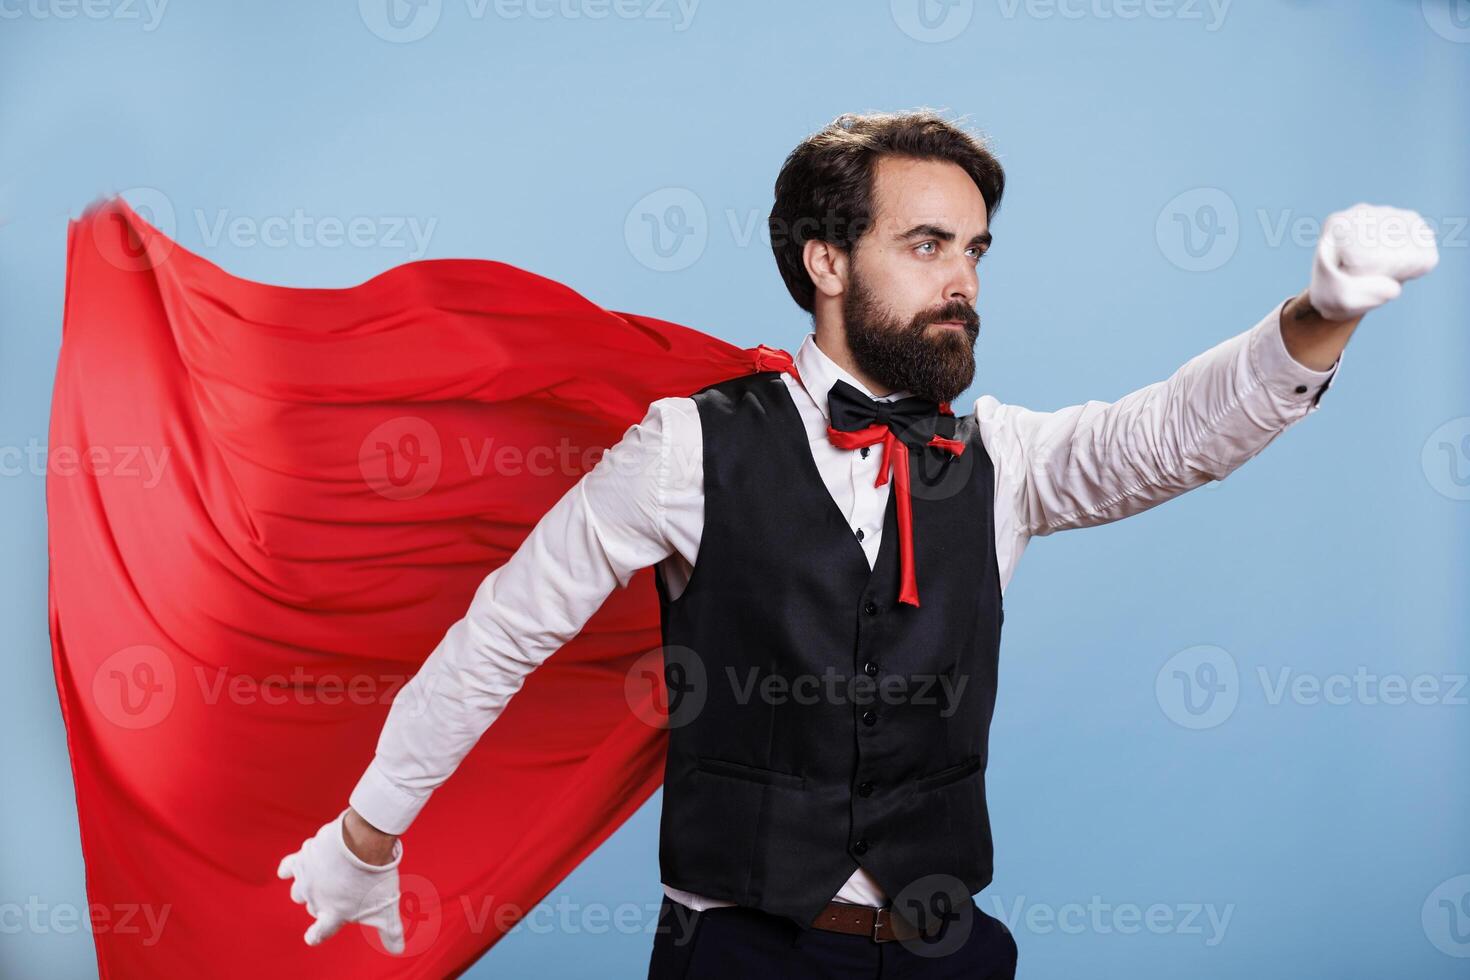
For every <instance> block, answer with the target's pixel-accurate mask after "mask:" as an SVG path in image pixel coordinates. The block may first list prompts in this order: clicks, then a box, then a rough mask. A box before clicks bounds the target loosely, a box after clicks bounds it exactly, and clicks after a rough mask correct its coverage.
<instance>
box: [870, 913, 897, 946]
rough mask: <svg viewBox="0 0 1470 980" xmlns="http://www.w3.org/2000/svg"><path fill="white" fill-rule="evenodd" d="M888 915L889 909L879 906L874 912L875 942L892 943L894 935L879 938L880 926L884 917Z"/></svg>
mask: <svg viewBox="0 0 1470 980" xmlns="http://www.w3.org/2000/svg"><path fill="white" fill-rule="evenodd" d="M887 915H888V909H887V908H879V909H876V910H874V913H873V942H875V943H890V942H892V941H893V937H892V936H889V937H888V938H886V939H883V938H879V936H878V927H879V925H880V924H882V922H883V920H884V918H885V917H886V916H887Z"/></svg>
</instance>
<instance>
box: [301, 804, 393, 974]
mask: <svg viewBox="0 0 1470 980" xmlns="http://www.w3.org/2000/svg"><path fill="white" fill-rule="evenodd" d="M346 815H347V811H346V810H345V809H344V810H343V811H342V812H341V813H339V814H337V816H336V817H335V818H333V819H332V820H330V821H328V822H327V823H325V824H323V825H322V828H321V829H320V830H318V831H317V832H316V836H314V837H309V838H307V839H306V840H305V841H304V842H303V843H302V845H301V850H299V851H296V852H295V853H294V854H287V855H286V856H285V857H283V858H281V864H280V867H278V868H277V869H276V877H278V878H290V879H292V881H291V901H293V902H295V903H297V904H298V905H300V904H305V905H306V911H307V912H309V913H311V915H312V917H313V918H314V919H316V921H315V922H313V923H312V924H311V925H310V926H309V927H308V928H307V930H306V936H305V939H306V944H307V945H308V946H316V945H318V944H320V943H321V942H322V941H323V940H326V939H328V938H330V937H331V936H332V935H333V934H334V933H335V932H336V931H337V930H338V929H340V928H342V926H343V925H344V924H345V923H348V922H358V923H361V924H362V925H363V926H364V927H376V928H377V930H378V938H379V939H380V940H382V943H383V947H384V948H385V949H387V950H388V952H390V953H395V954H396V953H402V952H403V919H402V918H401V917H400V916H399V914H398V862H400V861H402V860H403V842H402V841H401V840H395V841H394V842H393V860H391V861H389V862H388V863H387V864H368V863H367V862H365V861H363V860H362V859H361V858H359V857H358V856H357V855H356V854H353V853H352V852H351V851H350V850H348V849H347V840H346V838H345V837H343V826H342V820H343V817H345V816H346Z"/></svg>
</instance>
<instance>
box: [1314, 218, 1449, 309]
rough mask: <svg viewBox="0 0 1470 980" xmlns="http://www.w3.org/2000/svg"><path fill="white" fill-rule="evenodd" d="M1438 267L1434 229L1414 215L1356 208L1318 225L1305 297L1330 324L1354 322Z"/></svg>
mask: <svg viewBox="0 0 1470 980" xmlns="http://www.w3.org/2000/svg"><path fill="white" fill-rule="evenodd" d="M1438 264H1439V249H1438V248H1437V247H1436V245H1435V241H1434V230H1433V229H1432V228H1430V227H1429V224H1428V223H1427V222H1426V221H1425V220H1424V219H1423V218H1421V217H1420V216H1419V215H1418V214H1417V213H1416V212H1414V211H1405V210H1403V209H1402V208H1390V207H1381V206H1378V205H1371V204H1357V205H1354V206H1353V207H1351V208H1348V209H1347V210H1346V211H1338V212H1336V213H1334V214H1331V215H1328V217H1327V220H1326V221H1324V222H1323V223H1322V237H1321V239H1320V240H1319V241H1318V242H1317V254H1316V258H1315V259H1314V261H1313V264H1312V284H1311V287H1310V288H1309V290H1308V298H1309V299H1310V300H1311V301H1312V306H1313V307H1314V308H1315V309H1316V310H1317V312H1318V313H1320V314H1322V316H1323V317H1325V318H1326V319H1328V320H1353V319H1356V318H1358V317H1360V316H1362V315H1363V314H1364V313H1367V312H1368V311H1369V310H1371V309H1374V308H1375V307H1379V306H1382V305H1383V304H1384V303H1387V302H1388V301H1389V300H1391V299H1395V298H1397V297H1398V295H1399V293H1401V292H1402V291H1403V285H1402V284H1403V283H1405V282H1407V281H1408V280H1410V279H1417V278H1418V277H1420V276H1422V275H1424V274H1425V273H1427V272H1429V271H1430V270H1431V269H1433V268H1434V267H1435V266H1436V265H1438Z"/></svg>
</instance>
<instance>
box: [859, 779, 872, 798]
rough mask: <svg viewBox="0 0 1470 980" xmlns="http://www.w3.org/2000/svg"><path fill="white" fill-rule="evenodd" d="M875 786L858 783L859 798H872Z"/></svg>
mask: <svg viewBox="0 0 1470 980" xmlns="http://www.w3.org/2000/svg"><path fill="white" fill-rule="evenodd" d="M872 795H873V784H872V783H869V782H861V783H858V796H872Z"/></svg>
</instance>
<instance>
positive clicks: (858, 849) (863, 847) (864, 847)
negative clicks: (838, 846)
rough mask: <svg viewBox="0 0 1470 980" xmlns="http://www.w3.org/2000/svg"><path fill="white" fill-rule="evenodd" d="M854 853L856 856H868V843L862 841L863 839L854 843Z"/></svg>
mask: <svg viewBox="0 0 1470 980" xmlns="http://www.w3.org/2000/svg"><path fill="white" fill-rule="evenodd" d="M852 853H854V854H866V853H868V842H867V841H865V840H861V839H859V840H856V841H854V842H853V845H852Z"/></svg>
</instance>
